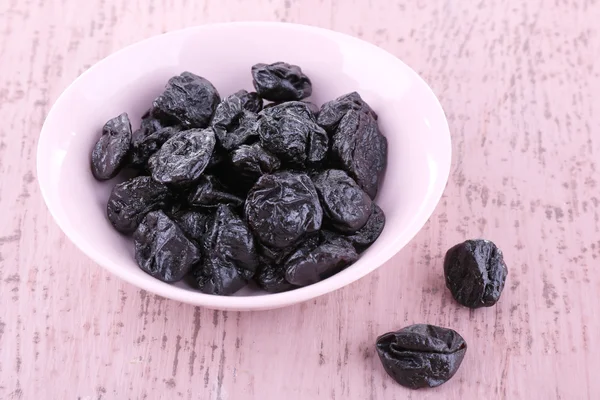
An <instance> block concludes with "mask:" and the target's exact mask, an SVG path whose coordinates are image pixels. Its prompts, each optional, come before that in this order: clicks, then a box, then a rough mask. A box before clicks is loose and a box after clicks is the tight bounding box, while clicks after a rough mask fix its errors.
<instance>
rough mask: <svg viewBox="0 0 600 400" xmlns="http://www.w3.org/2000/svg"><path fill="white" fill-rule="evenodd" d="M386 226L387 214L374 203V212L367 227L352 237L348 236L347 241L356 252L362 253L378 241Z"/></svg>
mask: <svg viewBox="0 0 600 400" xmlns="http://www.w3.org/2000/svg"><path fill="white" fill-rule="evenodd" d="M384 226H385V214H384V213H383V210H382V209H381V208H380V207H379V206H378V205H377V204H375V203H373V211H372V212H371V216H370V217H369V219H368V220H367V223H366V224H365V226H363V227H362V228H361V229H359V230H358V231H356V232H355V233H353V234H352V235H348V236H346V239H348V240H349V241H350V242H351V243H352V244H353V245H354V248H356V251H358V252H362V251H364V250H366V249H367V247H369V246H370V245H372V244H373V243H374V242H375V241H376V240H377V238H378V237H379V235H381V232H382V231H383V227H384Z"/></svg>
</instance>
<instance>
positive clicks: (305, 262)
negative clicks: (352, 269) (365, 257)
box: [285, 237, 358, 286]
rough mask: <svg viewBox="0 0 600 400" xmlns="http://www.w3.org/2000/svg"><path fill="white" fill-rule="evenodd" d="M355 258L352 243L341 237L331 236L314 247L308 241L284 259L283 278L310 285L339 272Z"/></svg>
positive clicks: (294, 282) (356, 256) (297, 283)
mask: <svg viewBox="0 0 600 400" xmlns="http://www.w3.org/2000/svg"><path fill="white" fill-rule="evenodd" d="M357 259H358V254H357V253H356V251H355V250H354V247H353V246H352V244H351V243H350V242H349V241H347V240H345V239H343V238H342V237H336V238H332V239H331V240H328V241H326V242H324V243H322V244H320V245H319V246H317V247H316V248H313V247H312V243H308V244H307V245H304V246H301V247H300V248H299V249H298V250H296V251H295V252H294V253H292V255H290V256H289V257H288V259H287V260H286V262H285V279H286V280H287V281H288V282H289V283H291V284H294V285H297V286H306V285H311V284H313V283H317V282H319V281H321V280H323V279H326V278H328V277H330V276H332V275H334V274H336V273H338V272H340V271H341V270H342V269H344V268H345V267H346V266H348V265H349V264H352V263H353V262H355V261H356V260H357Z"/></svg>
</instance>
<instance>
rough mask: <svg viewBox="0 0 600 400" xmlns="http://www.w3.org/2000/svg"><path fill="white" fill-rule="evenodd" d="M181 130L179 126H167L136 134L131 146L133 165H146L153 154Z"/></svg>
mask: <svg viewBox="0 0 600 400" xmlns="http://www.w3.org/2000/svg"><path fill="white" fill-rule="evenodd" d="M180 131H181V128H180V127H179V126H166V127H161V128H159V129H157V130H156V131H154V132H152V133H150V134H148V135H143V134H138V135H134V138H133V142H132V148H131V164H132V165H133V166H144V165H145V164H146V163H147V162H148V160H149V159H150V157H151V156H152V154H154V153H156V152H157V151H158V150H159V149H160V148H161V146H162V145H163V144H165V142H166V141H167V140H169V139H170V138H172V137H173V136H174V135H175V134H177V133H179V132H180ZM137 132H138V131H136V133H137Z"/></svg>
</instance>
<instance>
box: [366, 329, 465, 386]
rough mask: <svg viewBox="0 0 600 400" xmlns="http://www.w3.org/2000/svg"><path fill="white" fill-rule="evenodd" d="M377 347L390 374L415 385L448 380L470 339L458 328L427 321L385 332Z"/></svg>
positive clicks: (400, 382)
mask: <svg viewBox="0 0 600 400" xmlns="http://www.w3.org/2000/svg"><path fill="white" fill-rule="evenodd" d="M376 347H377V354H379V359H380V360H381V363H382V364H383V367H384V369H385V371H386V372H387V373H388V375H389V376H391V377H392V378H393V379H394V380H395V381H396V382H398V383H399V384H400V385H402V386H405V387H408V388H411V389H420V388H425V387H436V386H439V385H441V384H442V383H444V382H447V381H448V380H449V379H450V378H452V377H453V376H454V374H455V373H456V371H457V370H458V367H460V364H461V362H462V360H463V358H464V357H465V353H466V351H467V343H466V342H465V340H464V339H463V338H462V337H461V336H460V335H459V334H458V333H457V332H455V331H453V330H452V329H447V328H441V327H439V326H434V325H425V324H417V325H411V326H408V327H406V328H403V329H400V330H399V331H397V332H389V333H386V334H384V335H381V336H379V337H378V338H377V344H376Z"/></svg>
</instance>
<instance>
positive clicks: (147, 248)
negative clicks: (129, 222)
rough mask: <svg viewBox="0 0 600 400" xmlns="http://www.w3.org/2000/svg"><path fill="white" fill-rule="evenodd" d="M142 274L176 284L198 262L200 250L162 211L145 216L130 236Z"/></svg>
mask: <svg viewBox="0 0 600 400" xmlns="http://www.w3.org/2000/svg"><path fill="white" fill-rule="evenodd" d="M133 243H134V246H135V259H136V261H137V263H138V265H139V267H140V268H141V269H142V271H144V272H146V273H148V274H150V275H152V276H153V277H155V278H158V279H160V280H161V281H163V282H177V281H179V280H181V279H183V277H184V276H185V275H186V274H187V273H188V272H189V271H190V269H191V268H192V267H193V266H195V265H196V264H198V263H199V262H200V260H201V253H200V250H199V249H198V248H197V247H196V245H195V244H194V243H192V242H191V241H190V240H189V239H188V238H187V237H186V235H185V234H184V233H183V231H182V230H181V228H180V227H179V226H177V224H176V223H175V222H173V221H172V220H171V219H170V218H169V217H167V215H166V214H165V213H164V212H162V211H160V210H159V211H152V212H149V213H148V214H146V216H145V217H144V219H143V220H142V222H141V223H140V225H139V226H138V228H137V230H136V231H135V233H134V234H133Z"/></svg>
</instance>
